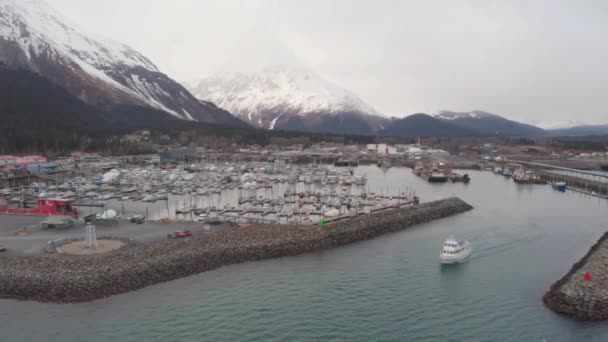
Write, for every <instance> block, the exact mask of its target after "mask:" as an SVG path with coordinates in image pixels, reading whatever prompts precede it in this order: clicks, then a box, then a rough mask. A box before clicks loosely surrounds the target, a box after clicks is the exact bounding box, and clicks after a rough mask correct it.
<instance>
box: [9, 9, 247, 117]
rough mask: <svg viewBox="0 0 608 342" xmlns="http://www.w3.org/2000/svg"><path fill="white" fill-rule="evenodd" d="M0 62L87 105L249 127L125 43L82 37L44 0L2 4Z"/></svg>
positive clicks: (81, 34)
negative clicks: (201, 99)
mask: <svg viewBox="0 0 608 342" xmlns="http://www.w3.org/2000/svg"><path fill="white" fill-rule="evenodd" d="M0 61H2V62H4V63H5V64H6V65H7V66H9V67H11V68H13V69H19V68H22V69H26V70H30V71H33V72H36V73H38V74H39V75H41V76H43V77H46V78H48V79H49V80H51V81H52V82H54V83H55V84H58V85H60V86H62V87H64V88H66V89H67V90H68V91H69V92H70V93H72V94H73V95H75V96H76V97H78V98H80V99H81V100H83V101H85V102H87V103H89V104H104V103H106V104H108V103H109V104H133V105H140V106H147V107H150V108H154V109H159V110H162V111H164V112H166V113H168V114H170V115H173V116H175V117H177V118H180V119H183V120H191V121H201V122H209V123H218V124H228V125H236V126H245V124H244V123H243V122H241V121H240V120H238V119H236V118H235V117H233V116H232V115H230V113H228V112H226V111H224V110H221V109H218V108H212V107H209V106H205V105H204V104H202V103H200V102H199V101H198V99H196V98H195V97H194V96H192V94H191V93H190V92H189V91H188V90H187V89H185V88H184V87H183V86H182V85H181V84H179V83H178V82H176V81H174V80H173V79H171V78H170V77H169V76H167V75H166V74H164V73H162V72H161V71H160V70H159V69H158V68H157V67H156V65H154V64H153V63H152V62H151V61H150V59H148V58H147V57H145V56H143V55H142V54H140V53H139V52H137V51H135V50H134V49H132V48H130V47H128V46H127V45H125V44H121V43H116V42H113V41H110V40H106V39H102V38H97V37H93V36H92V35H85V34H83V33H82V31H81V30H79V29H78V28H77V27H76V26H75V25H73V24H72V23H70V21H69V20H68V19H66V18H64V17H63V16H62V15H61V14H60V13H58V12H57V11H55V10H54V9H53V8H52V7H51V6H50V5H49V4H48V3H47V2H46V1H43V0H18V1H17V0H0Z"/></svg>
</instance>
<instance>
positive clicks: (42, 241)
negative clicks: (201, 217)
mask: <svg viewBox="0 0 608 342" xmlns="http://www.w3.org/2000/svg"><path fill="white" fill-rule="evenodd" d="M44 219H45V217H43V216H16V215H0V245H3V246H5V247H6V248H7V249H8V252H6V253H2V254H4V255H34V254H40V253H42V252H43V249H44V248H46V247H47V246H48V242H49V241H50V240H55V239H66V238H79V239H84V236H85V232H84V222H83V221H82V220H79V221H78V222H77V223H76V224H75V225H74V227H72V228H70V229H67V230H43V229H42V228H40V222H42V221H43V220H44ZM24 229H25V230H26V231H27V234H20V232H22V231H23V230H24ZM185 229H189V230H191V231H192V232H193V234H197V233H198V234H200V233H202V232H203V225H202V224H201V223H192V222H191V223H170V224H163V223H154V222H144V223H143V224H133V223H130V222H127V221H121V222H120V223H119V224H117V225H114V226H111V227H101V226H98V227H97V228H96V231H97V236H112V237H118V238H125V239H133V240H135V241H137V242H142V243H150V242H155V241H160V240H163V239H166V238H167V234H171V233H173V232H175V231H177V230H185Z"/></svg>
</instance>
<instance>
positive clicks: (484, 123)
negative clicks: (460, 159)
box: [381, 110, 545, 137]
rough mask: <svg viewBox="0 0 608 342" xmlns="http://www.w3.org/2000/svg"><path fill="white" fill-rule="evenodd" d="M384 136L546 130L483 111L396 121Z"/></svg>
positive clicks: (538, 132)
mask: <svg viewBox="0 0 608 342" xmlns="http://www.w3.org/2000/svg"><path fill="white" fill-rule="evenodd" d="M381 134H383V135H392V136H402V137H415V136H443V137H455V136H479V137H489V136H503V137H534V136H542V135H544V134H545V131H544V130H543V129H542V128H538V127H535V126H531V125H527V124H523V123H520V122H516V121H512V120H508V119H505V118H503V117H501V116H499V115H496V114H491V113H487V112H482V111H477V110H476V111H472V112H452V111H442V112H440V113H439V114H437V115H435V116H431V115H428V114H420V113H419V114H414V115H410V116H406V117H405V118H402V119H397V120H394V121H393V122H392V123H391V124H390V125H389V126H388V127H387V128H386V129H384V130H383V131H382V132H381Z"/></svg>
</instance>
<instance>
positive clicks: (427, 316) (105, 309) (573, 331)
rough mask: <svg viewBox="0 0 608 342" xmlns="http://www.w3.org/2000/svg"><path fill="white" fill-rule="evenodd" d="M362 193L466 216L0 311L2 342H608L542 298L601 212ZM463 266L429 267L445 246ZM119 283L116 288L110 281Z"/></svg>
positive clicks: (555, 203)
mask: <svg viewBox="0 0 608 342" xmlns="http://www.w3.org/2000/svg"><path fill="white" fill-rule="evenodd" d="M355 171H356V172H357V173H359V174H365V175H367V177H368V188H369V189H370V191H374V192H376V193H378V194H380V193H381V192H384V193H387V192H386V191H387V190H386V189H387V188H388V192H389V193H391V192H392V193H399V192H400V191H401V190H400V189H405V188H406V187H407V188H412V189H415V191H416V194H417V195H419V196H420V197H421V199H422V200H423V201H430V200H434V199H439V198H444V197H447V196H452V195H456V196H459V197H461V198H462V199H464V200H465V201H467V202H469V203H470V204H472V205H473V206H474V207H475V210H473V211H471V212H469V213H466V214H462V215H458V216H454V217H450V218H446V219H443V220H439V221H435V222H431V223H428V224H423V225H419V226H416V227H414V228H412V229H409V230H405V231H402V232H399V233H395V234H390V235H386V236H383V237H380V238H377V239H373V240H370V241H364V242H359V243H355V244H352V245H349V246H345V247H341V248H337V249H334V250H328V251H323V252H317V253H311V254H306V255H301V256H296V257H286V258H279V259H274V260H266V261H259V262H251V263H245V264H239V265H232V266H228V267H223V268H220V269H217V270H214V271H210V272H206V273H203V274H199V275H196V276H191V277H187V278H183V279H179V280H176V281H172V282H168V283H164V284H159V285H155V286H151V287H147V288H145V289H142V290H139V291H135V292H132V293H127V294H123V295H118V296H114V297H110V298H107V299H103V300H98V301H94V302H90V303H83V304H69V305H57V304H43V303H35V302H18V301H14V300H0V340H1V341H3V342H9V341H10V342H12V341H63V342H67V341H108V340H114V341H149V342H153V341H465V340H470V341H606V340H608V323H605V322H577V321H573V320H571V319H568V318H566V317H563V316H560V315H557V314H555V313H553V312H552V311H550V310H548V309H547V308H545V307H544V306H543V304H542V301H541V297H542V295H543V294H544V292H545V291H546V290H547V289H548V288H549V286H550V285H551V284H552V283H553V282H555V281H556V280H558V279H559V278H560V277H562V276H563V275H564V274H565V273H566V272H567V271H568V270H569V269H570V267H571V266H572V264H573V263H575V262H576V261H578V260H579V259H580V258H581V257H582V256H583V255H584V254H585V253H586V252H587V250H588V249H589V247H590V246H591V245H592V244H593V243H594V242H595V241H596V240H597V239H598V238H599V237H600V236H601V235H602V234H603V233H604V232H605V231H606V230H608V220H607V219H608V201H606V200H602V199H599V198H596V197H591V196H586V195H583V194H579V193H575V192H570V191H567V192H565V193H564V192H558V191H553V190H552V188H551V186H549V185H518V184H515V183H514V182H513V181H511V180H510V179H508V178H504V177H503V176H498V175H495V174H492V173H490V172H475V171H469V174H470V175H471V178H472V181H471V183H470V184H462V183H447V184H430V183H427V182H426V181H424V180H423V179H421V178H418V177H416V176H415V175H413V173H412V171H411V170H410V169H406V168H391V169H389V170H387V171H383V170H381V169H379V168H377V167H375V166H363V167H359V168H357V169H356V170H355ZM451 234H454V235H455V237H456V238H459V239H468V240H470V241H471V244H472V247H473V255H472V257H471V259H470V260H469V261H468V262H466V263H463V264H459V265H450V266H440V264H439V252H440V249H441V245H442V243H443V240H444V239H445V238H446V237H448V236H449V235H451ZM117 281H120V280H117Z"/></svg>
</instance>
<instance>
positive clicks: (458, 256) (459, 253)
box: [439, 236, 472, 264]
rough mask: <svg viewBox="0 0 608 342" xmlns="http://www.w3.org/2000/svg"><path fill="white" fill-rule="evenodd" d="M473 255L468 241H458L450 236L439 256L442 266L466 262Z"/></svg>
mask: <svg viewBox="0 0 608 342" xmlns="http://www.w3.org/2000/svg"><path fill="white" fill-rule="evenodd" d="M471 253H472V249H471V244H470V243H469V241H467V240H463V241H458V240H456V239H454V236H450V237H449V238H447V239H446V240H445V241H444V242H443V248H442V249H441V254H440V255H439V261H440V262H441V263H442V264H455V263H460V262H463V261H465V260H466V259H467V258H468V257H469V256H470V255H471Z"/></svg>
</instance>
